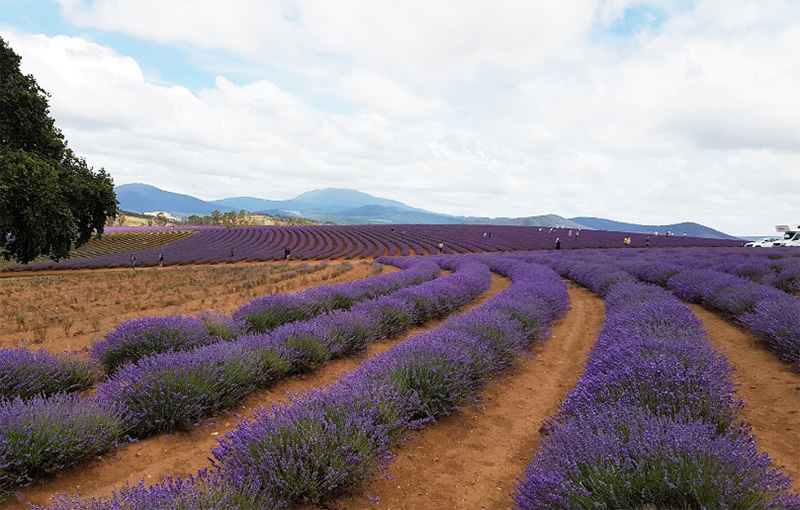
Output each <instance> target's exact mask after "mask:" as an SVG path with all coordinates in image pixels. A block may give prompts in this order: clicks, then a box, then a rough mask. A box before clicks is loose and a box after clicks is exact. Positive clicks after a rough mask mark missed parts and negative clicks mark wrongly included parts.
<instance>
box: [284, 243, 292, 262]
mask: <svg viewBox="0 0 800 510" xmlns="http://www.w3.org/2000/svg"><path fill="white" fill-rule="evenodd" d="M290 258H292V250H290V249H289V247H288V246H287V247H286V248H284V249H283V259H284V260H289V259H290Z"/></svg>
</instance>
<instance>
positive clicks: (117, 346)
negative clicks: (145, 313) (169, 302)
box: [90, 316, 217, 374]
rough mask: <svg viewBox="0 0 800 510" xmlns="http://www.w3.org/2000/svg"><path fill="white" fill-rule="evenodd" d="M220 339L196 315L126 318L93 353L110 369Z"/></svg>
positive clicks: (99, 343)
mask: <svg viewBox="0 0 800 510" xmlns="http://www.w3.org/2000/svg"><path fill="white" fill-rule="evenodd" d="M215 341H217V340H216V338H215V337H213V336H211V334H209V332H208V329H207V328H206V325H205V324H204V322H203V321H202V320H200V319H198V318H196V317H181V316H167V317H145V318H142V319H133V320H130V321H126V322H123V323H122V324H120V325H119V326H117V329H115V330H114V331H112V332H111V333H109V334H108V336H106V338H105V339H104V340H101V341H99V342H95V343H94V344H93V345H92V350H91V353H90V357H91V359H92V360H94V361H97V362H99V363H100V364H101V365H102V367H103V369H104V370H105V372H106V373H108V374H113V373H114V372H115V371H116V370H117V369H118V368H119V367H120V366H122V365H124V364H125V363H130V362H133V361H137V360H139V359H141V358H144V357H146V356H151V355H153V354H160V353H166V352H173V351H181V350H189V349H193V348H196V347H200V346H202V345H208V344H210V343H213V342H215Z"/></svg>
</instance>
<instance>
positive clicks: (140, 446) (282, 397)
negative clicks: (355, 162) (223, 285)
mask: <svg viewBox="0 0 800 510" xmlns="http://www.w3.org/2000/svg"><path fill="white" fill-rule="evenodd" d="M509 285H510V281H509V280H508V279H507V278H504V277H502V276H499V275H497V274H494V273H493V274H492V284H491V287H490V289H489V290H488V291H486V292H484V293H483V294H481V295H480V296H479V297H478V299H476V300H475V301H473V302H472V303H471V304H470V305H469V306H467V307H465V308H463V311H466V310H469V309H472V308H474V307H477V306H480V305H481V304H483V303H484V302H485V301H486V300H487V299H489V298H490V297H492V296H494V295H495V294H498V293H500V292H502V291H503V290H504V289H506V288H507V287H508V286H509ZM441 322H442V321H438V322H434V323H430V324H427V325H425V326H424V327H420V328H415V329H413V330H411V331H409V333H408V334H407V335H404V336H402V337H400V338H397V339H394V340H385V341H380V342H377V343H375V344H373V345H371V346H369V348H368V349H367V351H366V352H365V353H363V354H361V355H359V356H354V357H351V358H346V359H339V360H334V361H331V362H330V363H327V364H326V365H325V366H324V367H321V368H320V369H319V370H316V371H315V372H313V373H309V374H305V375H302V376H297V377H291V378H288V379H285V380H282V381H278V383H277V384H276V385H275V386H274V387H272V388H270V389H267V390H261V391H258V392H256V393H253V394H251V395H250V396H249V397H248V398H247V399H246V400H245V401H244V402H243V403H242V404H241V405H240V406H239V408H237V409H235V410H233V411H231V412H226V413H223V414H221V415H219V416H217V417H216V418H215V419H213V420H208V421H205V422H203V423H202V424H201V425H200V426H199V427H197V428H196V429H194V430H192V431H190V432H175V433H172V434H160V435H157V436H154V437H151V438H148V439H145V440H142V441H139V442H136V443H131V444H128V445H126V446H125V447H123V448H121V449H119V450H117V451H116V452H113V453H109V454H106V455H103V456H100V457H98V458H96V459H94V460H92V461H90V462H87V463H84V464H82V465H80V466H78V467H76V468H73V469H69V470H66V471H64V472H62V473H59V474H58V475H56V476H55V477H54V478H52V479H48V480H43V481H40V482H38V483H36V484H35V485H34V486H32V487H25V488H22V489H21V490H20V491H19V493H20V497H21V498H23V499H20V500H6V501H3V502H0V510H12V509H14V510H16V509H20V510H21V509H27V508H28V506H27V503H33V504H36V505H49V504H50V503H51V499H50V498H51V496H52V495H54V494H69V495H74V494H78V495H80V496H81V497H82V498H83V497H91V496H96V497H108V496H109V495H110V494H111V493H112V492H113V491H114V490H115V489H119V488H122V487H124V486H125V483H126V482H127V483H130V484H131V485H134V484H136V483H138V482H139V480H142V479H144V480H145V483H146V484H152V483H157V482H160V481H161V480H163V479H164V478H165V477H167V476H173V477H175V476H182V477H186V476H188V475H194V474H197V472H198V471H199V470H201V469H204V468H209V467H211V463H210V462H209V460H208V457H210V456H211V449H212V448H213V447H214V446H216V445H217V438H221V437H224V436H225V433H226V432H228V431H230V430H233V429H234V428H235V427H236V423H237V420H238V419H239V418H248V417H251V416H252V414H253V412H254V411H255V410H257V409H258V408H259V406H265V407H268V406H269V405H270V404H272V403H277V402H286V401H287V400H288V393H299V392H302V391H305V390H308V389H311V388H315V387H319V386H323V385H325V384H329V383H332V382H334V381H336V379H337V377H339V376H341V375H342V374H344V373H345V372H348V371H351V370H354V369H355V368H356V367H358V366H359V365H360V364H361V363H363V362H364V360H365V359H367V358H369V357H372V356H374V355H376V354H377V353H379V352H382V351H385V350H387V349H389V348H390V347H391V346H393V345H395V344H398V343H400V342H402V341H403V340H405V339H406V338H408V337H409V336H412V335H415V334H419V333H421V332H424V331H427V330H431V329H434V328H436V327H438V326H439V324H441Z"/></svg>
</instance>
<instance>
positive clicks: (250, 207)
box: [115, 183, 738, 239]
mask: <svg viewBox="0 0 800 510" xmlns="http://www.w3.org/2000/svg"><path fill="white" fill-rule="evenodd" d="M115 191H116V194H117V200H119V203H120V209H122V210H124V211H131V212H137V213H144V212H148V211H162V212H165V213H169V214H173V215H175V216H180V217H183V218H187V217H189V216H191V215H199V216H206V215H210V214H211V213H212V212H214V211H219V212H222V213H225V212H228V211H235V212H238V211H240V210H245V211H248V212H251V213H261V214H269V215H273V216H297V217H302V218H305V219H309V220H313V221H318V222H321V223H336V224H371V223H372V224H381V223H382V224H464V223H472V224H486V225H489V224H492V225H525V226H528V225H529V226H542V227H556V226H563V227H565V228H575V229H579V228H584V229H596V230H611V231H620V232H633V233H637V232H642V233H654V232H659V233H661V234H663V233H665V232H666V231H667V230H669V231H671V232H673V233H674V234H676V235H682V234H683V233H684V232H686V235H689V236H692V237H708V238H715V239H738V238H737V237H734V236H730V235H728V234H725V233H723V232H720V231H717V230H714V229H712V228H710V227H706V226H704V225H700V224H698V223H694V222H682V223H674V224H670V225H639V224H635V223H624V222H618V221H614V220H607V219H603V218H594V217H583V216H581V217H575V218H564V217H562V216H559V215H557V214H544V215H538V216H526V217H517V218H509V217H500V218H489V217H481V216H454V215H449V214H443V213H436V212H432V211H427V210H425V209H419V208H416V207H411V206H408V205H406V204H404V203H402V202H399V201H397V200H392V199H387V198H379V197H374V196H372V195H369V194H367V193H363V192H361V191H357V190H351V189H343V188H326V189H321V190H312V191H307V192H305V193H301V194H300V195H298V196H296V197H294V198H291V199H288V200H268V199H262V198H255V197H232V198H223V199H220V200H214V201H204V200H201V199H199V198H195V197H192V196H190V195H185V194H181V193H173V192H169V191H164V190H162V189H159V188H157V187H155V186H151V185H149V184H143V183H134V184H123V185H120V186H117V187H116V188H115Z"/></svg>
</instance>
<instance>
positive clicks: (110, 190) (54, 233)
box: [0, 38, 118, 264]
mask: <svg viewBox="0 0 800 510" xmlns="http://www.w3.org/2000/svg"><path fill="white" fill-rule="evenodd" d="M20 63H21V58H20V56H19V55H17V54H16V53H15V52H14V50H12V49H11V47H10V46H9V45H8V44H7V43H6V42H5V41H4V40H3V39H2V38H0V252H1V253H2V256H3V257H4V258H5V259H6V260H10V259H12V258H13V259H15V260H16V261H18V262H21V263H23V264H25V263H28V262H30V261H32V260H34V259H35V258H37V257H40V256H46V257H49V258H51V259H53V260H60V259H62V258H66V257H69V252H70V249H71V248H72V247H73V246H75V247H77V246H81V245H83V244H85V243H86V242H88V241H89V240H90V239H91V238H92V235H93V234H94V233H96V234H97V235H98V237H99V236H100V235H102V233H103V228H104V226H105V224H106V220H107V219H108V218H114V217H116V215H117V213H118V209H117V205H118V204H117V197H116V195H115V193H114V182H113V180H112V179H111V177H110V176H109V175H108V174H107V173H106V171H105V170H104V169H102V168H101V169H100V170H99V171H94V170H93V169H92V168H90V167H89V166H88V165H87V164H86V161H85V160H84V159H83V158H80V157H78V156H76V155H75V154H74V153H73V152H72V150H71V149H69V148H68V147H67V143H66V141H65V140H64V136H63V135H62V133H61V131H60V130H59V129H58V128H56V127H55V121H54V120H53V119H52V118H51V117H50V108H49V104H48V97H49V95H48V94H47V92H45V91H44V90H43V89H42V88H41V87H39V85H38V84H37V83H36V80H35V79H34V77H33V76H31V75H23V74H22V72H21V71H20Z"/></svg>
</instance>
